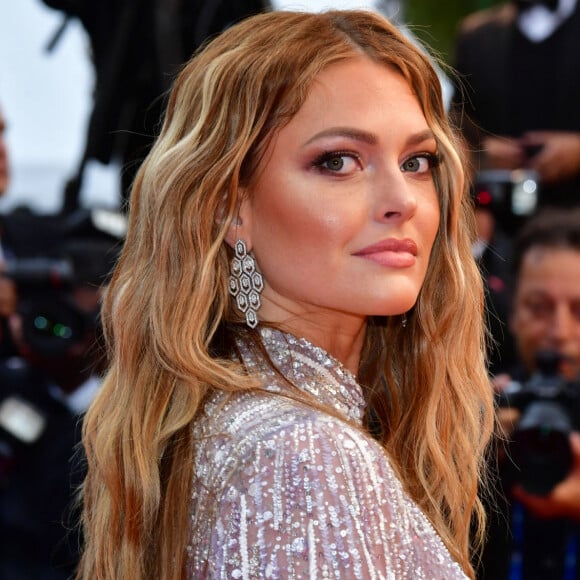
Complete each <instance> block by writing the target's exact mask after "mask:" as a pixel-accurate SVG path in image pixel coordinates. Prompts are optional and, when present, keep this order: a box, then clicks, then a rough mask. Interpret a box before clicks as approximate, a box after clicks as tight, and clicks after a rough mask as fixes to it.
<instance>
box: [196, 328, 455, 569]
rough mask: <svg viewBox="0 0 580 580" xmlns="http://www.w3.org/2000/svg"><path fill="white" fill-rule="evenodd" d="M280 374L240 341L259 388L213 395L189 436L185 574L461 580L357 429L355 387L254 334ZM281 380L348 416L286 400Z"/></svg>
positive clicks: (316, 357)
mask: <svg viewBox="0 0 580 580" xmlns="http://www.w3.org/2000/svg"><path fill="white" fill-rule="evenodd" d="M260 332H261V335H262V339H263V342H264V345H265V347H266V350H267V352H268V354H269V355H270V357H271V359H272V362H273V363H274V365H275V366H276V367H277V368H278V370H279V371H280V373H281V375H282V376H280V375H279V374H277V373H276V372H275V371H274V370H273V369H271V368H270V367H269V365H268V364H267V363H266V361H264V360H262V359H261V357H258V356H256V355H255V353H253V352H252V351H250V349H249V348H247V346H246V345H245V344H240V345H239V346H240V350H241V353H242V358H243V360H244V363H245V365H246V367H247V368H248V370H249V371H250V372H251V373H257V374H259V376H261V377H262V378H263V381H264V386H265V388H266V390H267V391H269V392H264V393H263V394H258V393H255V392H253V393H235V394H233V395H231V394H227V393H223V392H219V393H215V394H214V395H213V396H212V398H211V399H210V400H209V401H208V402H207V404H206V406H205V409H204V414H203V415H202V416H201V417H200V419H199V420H198V422H197V424H196V427H195V437H196V442H197V455H196V462H195V472H194V492H193V498H192V513H191V517H192V536H191V541H190V544H189V546H188V555H189V560H188V577H189V578H192V579H196V580H197V579H201V578H214V579H225V578H234V579H238V578H239V579H243V580H250V579H252V580H253V579H256V578H273V579H276V578H284V579H286V578H287V579H306V578H309V579H316V578H334V579H349V580H350V579H361V580H362V579H365V580H366V579H373V578H376V579H392V580H400V579H405V578H407V579H409V580H411V579H412V580H427V579H429V580H437V579H440V580H452V579H465V578H466V576H465V574H464V573H463V571H462V570H461V568H460V566H459V565H458V564H457V563H456V562H454V561H453V559H452V558H451V556H450V555H449V552H448V551H447V549H446V547H445V546H444V544H443V542H442V541H441V539H440V538H439V536H438V535H437V533H436V532H435V530H434V528H433V526H432V525H431V524H430V522H429V521H428V519H427V518H426V517H425V515H424V514H423V513H422V512H421V510H420V509H419V508H418V506H417V505H416V504H415V503H414V502H412V501H411V499H410V498H409V497H408V496H407V495H406V494H405V492H404V491H403V488H402V485H401V482H400V481H399V480H398V479H397V477H396V475H395V473H394V471H393V470H392V468H391V466H390V464H389V460H388V458H387V456H386V454H385V452H384V451H383V449H382V448H381V447H380V445H379V444H378V443H377V442H376V441H374V440H373V439H372V438H371V437H370V436H368V435H366V434H365V433H364V432H362V431H360V430H359V429H357V427H356V425H360V424H361V421H362V416H363V413H364V398H363V393H362V389H361V387H360V386H359V385H358V383H357V381H356V378H355V377H354V376H353V375H352V373H350V372H349V371H348V370H346V369H345V368H344V367H343V366H342V365H341V364H340V363H339V362H338V361H336V360H335V359H334V358H332V357H331V356H330V355H328V354H327V353H326V352H325V351H324V350H323V349H321V348H318V347H316V346H314V345H312V344H310V343H309V342H308V341H306V340H305V339H302V338H296V337H294V336H292V335H289V334H284V333H282V332H279V331H276V330H272V329H261V330H260ZM284 377H286V378H287V379H288V380H289V381H290V382H291V383H293V384H294V385H297V386H298V387H299V388H300V389H302V390H304V391H305V392H307V393H308V394H310V395H312V396H314V397H316V399H317V400H318V401H319V402H320V403H322V404H323V405H326V406H330V407H331V408H333V409H334V410H335V412H336V413H337V414H338V415H339V416H342V417H344V420H341V419H340V418H338V417H335V416H332V415H330V414H327V413H324V412H321V411H320V410H318V409H315V408H312V407H309V406H307V405H306V404H304V403H301V402H299V401H296V400H293V399H291V398H290V397H287V396H282V395H283V394H284V393H287V394H288V395H290V396H291V395H292V394H293V391H292V388H291V387H290V386H289V385H288V383H287V382H286V381H285V380H284Z"/></svg>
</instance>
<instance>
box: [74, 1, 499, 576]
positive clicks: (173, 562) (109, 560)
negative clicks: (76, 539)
mask: <svg viewBox="0 0 580 580" xmlns="http://www.w3.org/2000/svg"><path fill="white" fill-rule="evenodd" d="M361 55H363V56H365V57H366V58H369V59H371V60H372V61H374V62H377V63H381V64H384V65H385V66H391V67H394V68H395V69H397V70H398V71H400V73H401V74H402V75H403V76H404V78H405V79H406V80H407V81H408V83H409V84H410V86H411V87H412V88H413V90H414V92H415V94H416V96H417V99H418V101H419V103H420V105H421V107H422V109H423V112H424V115H425V118H426V120H427V123H428V125H429V126H430V128H431V129H432V131H433V132H434V134H435V136H436V139H437V141H438V146H439V151H440V153H441V155H442V159H443V162H442V163H441V165H440V167H439V168H437V170H436V175H435V179H436V185H437V190H438V194H439V200H440V207H441V223H440V227H439V231H438V235H437V239H436V242H435V245H434V248H433V253H432V256H431V260H430V264H429V268H428V272H427V276H426V280H425V283H424V286H423V288H422V290H421V292H420V295H419V298H418V301H417V304H416V306H415V308H414V309H413V311H412V312H411V313H409V315H408V318H409V320H408V324H407V327H406V328H405V329H404V330H403V329H402V328H401V325H400V317H392V318H391V319H389V318H387V319H385V318H381V319H371V320H370V321H369V327H368V333H367V338H366V343H365V347H364V350H363V356H362V365H361V372H360V378H361V382H362V383H363V384H364V385H365V386H366V387H368V396H369V399H370V400H371V401H370V402H371V404H372V408H373V409H374V411H375V417H376V418H378V420H379V422H380V424H381V429H380V431H381V435H380V438H381V439H382V442H383V443H384V445H385V447H386V449H387V452H388V454H389V456H390V457H391V459H392V463H393V465H394V466H395V468H396V469H397V471H398V472H399V474H400V476H401V478H402V480H403V481H404V484H405V486H406V488H407V490H408V492H409V494H410V495H411V496H412V497H413V498H414V499H415V501H416V502H417V503H418V504H419V505H420V506H421V508H422V509H423V510H424V512H425V513H426V514H427V516H428V517H429V518H430V520H431V522H432V523H433V525H434V527H435V528H436V530H437V531H438V533H439V534H440V535H441V537H442V539H443V541H444V542H445V544H446V545H447V547H448V548H449V550H450V552H451V553H452V555H453V556H454V557H455V558H456V559H457V560H458V561H459V563H460V564H461V565H462V566H463V568H464V569H465V571H466V572H467V573H468V574H469V575H473V571H472V568H471V564H470V543H471V541H470V529H472V525H473V524H474V522H475V524H476V525H475V527H476V528H477V529H479V530H480V531H481V529H482V528H481V524H482V522H483V512H482V509H481V505H480V503H479V500H478V482H479V478H480V474H481V473H482V463H483V462H482V456H483V452H484V448H485V447H486V443H487V440H488V438H489V435H490V432H491V430H492V424H493V408H492V399H491V397H492V395H491V390H490V388H489V384H488V381H487V374H486V371H485V361H484V329H483V324H482V320H483V291H482V282H481V278H480V275H479V272H478V270H477V267H476V265H475V263H474V260H473V259H472V256H471V242H472V235H473V234H472V232H473V221H472V211H471V205H470V202H469V200H468V196H467V195H466V184H465V183H464V172H463V162H462V159H461V158H460V154H459V151H460V147H459V146H458V143H457V141H456V137H455V134H454V132H453V131H452V129H451V127H450V126H449V123H448V120H447V118H446V114H445V110H444V106H443V103H442V97H441V87H440V84H439V80H438V77H437V74H436V72H435V71H434V69H433V67H432V65H431V64H430V61H429V59H428V58H427V57H426V56H425V54H424V53H423V52H422V50H420V49H418V48H417V47H416V46H414V45H413V44H412V43H411V42H410V41H409V40H407V39H406V38H405V37H404V36H403V35H402V34H401V33H400V32H399V31H398V30H397V28H396V27H395V26H393V25H392V24H391V23H389V22H388V21H387V20H386V19H385V18H383V17H382V16H380V15H378V14H375V13H372V12H365V11H329V12H325V13H290V12H281V11H280V12H270V13H264V14H261V15H258V16H255V17H252V18H250V19H248V20H245V21H243V22H241V23H239V24H237V25H235V26H233V27H232V28H230V29H228V30H227V31H226V32H224V33H222V34H221V35H220V36H218V37H217V38H215V39H214V40H213V41H211V42H210V43H208V44H207V45H206V46H205V47H203V48H202V49H201V50H200V51H198V53H197V54H196V55H195V56H194V58H193V59H192V60H191V61H190V62H189V63H187V65H186V66H185V67H184V68H183V70H182V71H181V73H180V74H179V76H178V78H177V79H176V81H175V83H174V86H173V89H172V91H171V94H170V96H169V101H168V106H167V111H166V116H165V119H164V124H163V127H162V129H161V133H160V135H159V137H158V139H157V140H156V143H155V145H154V147H153V149H152V150H151V152H150V154H149V155H148V157H147V159H146V160H145V162H144V163H143V165H142V166H141V168H140V171H139V172H138V175H137V176H136V179H135V183H134V186H133V190H132V193H131V198H130V210H129V228H128V233H127V238H126V243H125V245H124V249H123V252H122V255H121V258H120V260H119V262H118V265H117V267H116V269H115V272H114V276H113V278H112V281H111V283H110V286H109V288H108V291H107V294H106V298H105V301H104V304H103V323H104V328H105V335H106V338H107V342H108V347H109V352H110V357H111V358H110V360H111V364H110V368H109V370H108V373H107V375H106V377H105V380H104V383H103V386H102V388H101V390H100V392H99V394H98V396H97V398H96V400H95V401H94V403H93V404H92V406H91V408H90V409H89V411H88V413H87V416H86V419H85V421H84V439H83V440H84V446H85V450H86V456H87V462H88V475H87V477H86V480H85V483H84V486H83V489H82V500H83V505H84V507H83V510H84V511H83V528H84V537H85V546H84V553H83V556H82V561H81V565H80V568H79V572H78V578H85V579H89V578H90V579H91V580H93V579H107V580H111V579H123V580H124V579H127V578H131V579H132V580H137V579H145V578H151V579H153V578H155V579H159V578H163V579H168V580H174V579H175V580H176V579H179V578H183V577H184V574H185V572H184V570H185V564H186V558H187V555H186V546H187V543H188V541H189V526H190V523H189V510H188V505H189V502H190V496H191V486H192V470H193V468H192V465H193V458H194V455H195V441H194V440H193V436H192V425H193V423H194V422H195V421H196V417H197V415H198V413H199V411H200V408H201V406H202V404H203V402H204V399H205V398H206V397H207V396H208V394H209V393H210V392H211V391H213V390H215V389H223V390H229V391H235V390H239V389H247V388H255V386H256V385H255V381H253V380H252V378H251V377H247V376H246V375H245V374H244V370H243V369H242V368H241V366H240V365H239V364H236V363H235V362H233V361H232V360H231V357H230V352H228V346H227V345H228V340H229V339H228V337H231V333H232V332H233V330H232V329H233V328H234V327H236V326H239V324H237V323H239V320H240V319H239V315H238V314H237V313H236V310H235V308H234V307H233V304H232V300H231V297H230V296H229V294H228V290H227V279H228V275H229V271H228V270H229V257H230V252H231V250H230V249H229V247H228V246H227V244H226V243H225V242H224V238H225V236H226V232H227V228H228V224H229V223H230V221H231V220H232V219H234V217H235V214H236V210H237V207H238V205H239V202H240V199H239V196H240V189H241V188H243V187H247V185H248V184H249V183H251V180H252V177H253V176H254V175H255V174H256V172H257V170H258V168H259V165H260V161H261V158H262V155H263V153H264V150H265V148H266V146H267V144H268V142H269V139H271V138H272V136H273V135H274V134H275V133H276V131H278V130H279V129H280V128H281V127H283V126H284V125H285V124H286V123H288V121H289V120H290V119H291V118H292V117H293V115H295V114H296V113H297V111H298V110H299V109H300V107H301V106H302V104H303V102H304V100H305V98H306V96H307V95H308V91H309V89H310V87H311V86H312V83H313V82H314V81H315V79H316V78H317V76H318V75H319V74H320V73H321V71H323V70H324V69H325V68H326V67H328V66H329V65H331V64H333V63H337V62H340V61H344V60H346V59H352V58H360V56H361ZM385 384H386V385H388V390H387V389H385V387H384V386H382V385H385ZM478 526H479V527H478Z"/></svg>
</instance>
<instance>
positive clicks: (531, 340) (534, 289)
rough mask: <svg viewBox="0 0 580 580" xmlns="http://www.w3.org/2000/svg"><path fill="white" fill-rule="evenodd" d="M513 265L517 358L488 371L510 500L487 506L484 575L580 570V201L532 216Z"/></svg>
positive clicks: (560, 574) (546, 579) (544, 576)
mask: <svg viewBox="0 0 580 580" xmlns="http://www.w3.org/2000/svg"><path fill="white" fill-rule="evenodd" d="M514 268H515V289H514V298H513V306H512V312H511V317H510V329H511V331H512V334H513V336H514V339H515V341H516V346H517V351H518V354H519V359H520V361H519V366H518V368H516V369H514V370H513V372H512V373H511V374H510V375H507V374H505V375H498V376H496V377H495V379H494V381H495V386H496V388H497V389H498V399H499V401H500V408H499V410H498V414H499V419H500V422H501V423H502V424H503V425H504V427H505V428H506V434H507V436H508V439H509V441H508V443H507V449H506V451H507V453H506V454H505V456H503V455H502V454H501V453H500V458H499V459H500V464H499V469H500V474H501V483H502V485H503V488H504V493H505V496H506V498H507V502H508V504H504V503H502V502H501V501H500V502H499V508H500V509H501V508H502V507H505V508H506V511H505V514H502V513H499V514H498V513H492V514H491V523H492V527H491V529H490V532H489V543H488V546H487V548H486V552H485V553H484V558H483V566H482V571H481V574H480V578H493V579H494V580H501V579H502V578H508V577H509V578H510V579H513V580H517V579H518V578H522V579H525V580H531V579H536V578H537V579H541V580H551V579H558V580H559V579H564V578H566V579H571V578H580V569H579V568H580V566H579V565H578V562H577V560H578V545H579V539H580V434H579V433H578V431H580V209H576V210H569V211H565V210H555V209H554V210H543V211H541V212H539V213H538V214H537V215H536V216H535V217H532V218H530V220H529V221H528V222H527V223H526V224H525V225H524V226H523V228H522V230H521V231H520V233H519V235H518V237H517V239H516V240H515V246H514ZM500 452H501V449H500ZM508 522H509V526H510V529H507V528H506V524H507V523H508Z"/></svg>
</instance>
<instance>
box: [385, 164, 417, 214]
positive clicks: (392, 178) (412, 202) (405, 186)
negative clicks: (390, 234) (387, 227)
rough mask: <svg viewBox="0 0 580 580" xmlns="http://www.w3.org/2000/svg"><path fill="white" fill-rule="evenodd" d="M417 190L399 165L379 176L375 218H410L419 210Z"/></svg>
mask: <svg viewBox="0 0 580 580" xmlns="http://www.w3.org/2000/svg"><path fill="white" fill-rule="evenodd" d="M417 203H418V201H417V192H416V191H415V189H414V187H413V184H412V183H410V182H409V180H408V179H405V175H404V173H403V172H402V171H401V169H400V168H399V167H398V166H397V167H396V168H394V169H391V170H388V171H387V170H385V172H384V173H383V174H382V175H381V176H379V177H378V179H377V184H376V204H375V219H376V220H377V221H398V220H407V219H409V218H410V217H411V216H412V215H413V214H414V213H415V211H416V210H417Z"/></svg>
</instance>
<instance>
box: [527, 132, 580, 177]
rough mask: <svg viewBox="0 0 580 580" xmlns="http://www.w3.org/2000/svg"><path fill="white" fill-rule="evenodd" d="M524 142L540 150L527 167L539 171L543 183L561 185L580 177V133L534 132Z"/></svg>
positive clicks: (528, 134)
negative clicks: (563, 182) (560, 183)
mask: <svg viewBox="0 0 580 580" xmlns="http://www.w3.org/2000/svg"><path fill="white" fill-rule="evenodd" d="M522 142H523V143H524V144H525V145H526V146H534V147H538V148H539V149H540V150H539V152H538V153H537V154H536V155H534V156H533V157H531V159H530V160H529V161H528V163H527V167H529V168H530V169H533V170H534V171H537V172H538V173H539V175H540V177H541V180H542V182H543V183H548V184H552V183H559V182H561V181H565V180H567V179H573V178H574V177H576V176H578V175H580V133H577V132H566V131H532V132H529V133H526V134H525V135H524V137H523V139H522Z"/></svg>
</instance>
